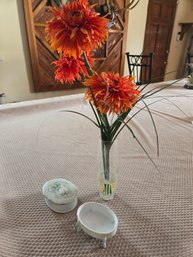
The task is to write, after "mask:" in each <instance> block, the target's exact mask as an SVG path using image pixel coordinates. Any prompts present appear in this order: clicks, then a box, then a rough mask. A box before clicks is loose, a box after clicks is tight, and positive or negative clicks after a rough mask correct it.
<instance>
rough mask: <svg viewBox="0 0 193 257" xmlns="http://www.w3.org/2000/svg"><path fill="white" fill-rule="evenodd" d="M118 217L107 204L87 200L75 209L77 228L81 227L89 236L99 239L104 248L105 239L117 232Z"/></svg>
mask: <svg viewBox="0 0 193 257" xmlns="http://www.w3.org/2000/svg"><path fill="white" fill-rule="evenodd" d="M117 227H118V218H117V216H116V214H115V213H114V212H113V211H112V210H111V209H110V208H109V207H107V206H105V205H103V204H100V203H95V202H87V203H84V204H82V205H81V206H80V207H79V208H78V210H77V230H80V229H82V230H83V231H84V232H85V233H87V234H88V235H90V236H91V237H94V238H97V239H101V240H102V242H103V248H106V240H107V239H109V238H111V237H113V236H114V235H115V234H116V232H117Z"/></svg>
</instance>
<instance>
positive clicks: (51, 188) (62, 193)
mask: <svg viewBox="0 0 193 257" xmlns="http://www.w3.org/2000/svg"><path fill="white" fill-rule="evenodd" d="M77 192H78V189H77V187H76V186H75V185H74V184H73V183H72V182H71V181H68V180H66V179H63V178H56V179H53V180H49V181H47V182H46V183H45V184H44V186H43V195H44V196H45V197H46V199H47V200H49V201H51V202H53V203H55V204H68V203H70V202H73V201H74V199H75V198H76V197H77Z"/></svg>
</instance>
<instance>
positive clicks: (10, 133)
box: [0, 82, 193, 257]
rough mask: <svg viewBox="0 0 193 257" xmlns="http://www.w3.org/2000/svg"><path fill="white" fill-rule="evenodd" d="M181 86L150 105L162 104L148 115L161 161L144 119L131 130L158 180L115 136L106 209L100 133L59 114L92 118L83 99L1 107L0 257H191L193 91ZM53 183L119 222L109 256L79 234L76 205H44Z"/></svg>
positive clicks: (130, 143) (127, 140) (123, 137)
mask: <svg viewBox="0 0 193 257" xmlns="http://www.w3.org/2000/svg"><path fill="white" fill-rule="evenodd" d="M167 83H168V82H165V83H161V84H155V85H152V87H155V86H156V87H157V86H159V85H162V86H163V85H167ZM183 85H184V82H179V83H177V84H175V85H173V86H171V87H170V88H169V89H167V90H164V91H162V92H160V93H159V96H157V98H156V99H155V98H152V99H151V100H149V101H151V102H152V101H155V100H157V99H158V98H160V99H161V97H162V99H163V97H164V98H165V99H163V100H162V101H159V102H156V103H154V104H152V105H151V106H150V107H151V111H152V115H153V117H154V119H155V122H156V127H157V129H158V133H159V142H160V156H159V158H158V157H157V156H156V144H155V132H154V129H153V126H152V123H151V120H150V117H149V114H148V112H147V111H146V110H144V111H143V112H141V113H140V114H138V115H137V116H136V118H135V119H134V120H132V123H131V125H132V128H133V130H134V131H135V133H136V135H137V136H138V137H139V138H140V140H141V141H142V142H143V144H144V146H145V147H146V149H147V150H148V152H149V153H150V155H151V156H152V158H153V159H154V161H155V163H156V165H157V167H158V169H159V171H157V170H156V169H155V168H154V166H153V165H152V163H151V162H150V160H149V159H148V158H147V156H146V155H145V153H144V152H143V150H142V149H141V148H140V147H139V145H138V144H137V143H136V141H135V140H134V139H133V138H132V136H131V135H130V133H129V131H128V130H127V129H124V130H123V132H122V133H121V134H120V136H119V138H118V147H119V160H120V169H119V174H118V176H119V183H118V190H117V193H116V196H115V198H114V199H113V200H112V201H109V202H103V201H102V200H101V199H100V198H99V195H98V191H97V183H96V175H97V170H96V165H97V158H96V157H97V151H98V141H99V131H98V130H97V128H96V127H95V126H94V125H93V124H92V123H91V122H89V121H88V120H87V119H85V118H83V117H81V116H78V115H75V114H72V113H64V112H61V110H64V109H69V110H76V111H80V112H82V113H84V114H87V115H89V116H90V117H91V118H94V117H93V113H92V111H91V110H90V106H89V105H86V104H85V103H84V101H83V95H76V96H65V97H55V98H50V99H45V100H36V101H27V102H21V103H15V104H6V105H1V106H0V137H1V141H0V142H1V145H0V256H1V257H64V256H65V257H76V256H77V257H79V256H80V257H91V256H93V257H101V256H105V257H111V256H113V257H118V256H119V257H191V256H193V165H192V163H193V162H192V161H193V159H192V156H193V151H192V150H193V133H192V120H193V91H192V90H187V89H184V88H183ZM169 96H170V97H169ZM168 97H169V98H168ZM149 101H148V102H149ZM172 103H173V104H172ZM141 106H142V104H141ZM58 177H62V178H65V179H68V180H70V181H72V182H73V183H75V184H76V185H77V187H78V206H80V204H82V203H84V202H87V201H96V202H100V203H104V204H105V205H108V206H109V207H110V208H112V209H113V211H114V212H115V213H116V214H117V216H118V219H119V226H118V231H117V234H116V235H115V236H114V237H113V238H112V239H110V240H109V241H107V248H106V249H105V250H104V249H102V248H101V244H100V241H98V240H95V239H92V238H90V237H89V236H87V235H85V234H84V233H83V232H76V229H75V224H76V211H77V208H78V206H77V208H75V209H74V210H73V211H71V212H69V213H66V214H57V213H54V212H53V211H51V210H50V209H49V208H48V207H47V205H46V204H45V201H44V198H43V195H42V186H43V184H44V183H45V182H46V181H47V180H50V179H53V178H58Z"/></svg>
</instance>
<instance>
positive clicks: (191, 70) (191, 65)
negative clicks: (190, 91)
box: [187, 53, 193, 75]
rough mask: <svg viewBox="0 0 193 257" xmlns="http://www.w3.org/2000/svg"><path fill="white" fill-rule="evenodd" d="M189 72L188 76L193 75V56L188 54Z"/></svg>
mask: <svg viewBox="0 0 193 257" xmlns="http://www.w3.org/2000/svg"><path fill="white" fill-rule="evenodd" d="M187 71H188V75H190V74H191V73H193V54H191V53H187Z"/></svg>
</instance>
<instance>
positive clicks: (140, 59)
mask: <svg viewBox="0 0 193 257" xmlns="http://www.w3.org/2000/svg"><path fill="white" fill-rule="evenodd" d="M126 56H127V62H128V68H129V74H130V75H132V76H134V77H135V83H136V84H137V85H142V84H148V83H150V82H151V81H152V67H153V56H154V53H150V54H149V55H147V54H144V55H136V54H130V53H129V52H127V53H126Z"/></svg>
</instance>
